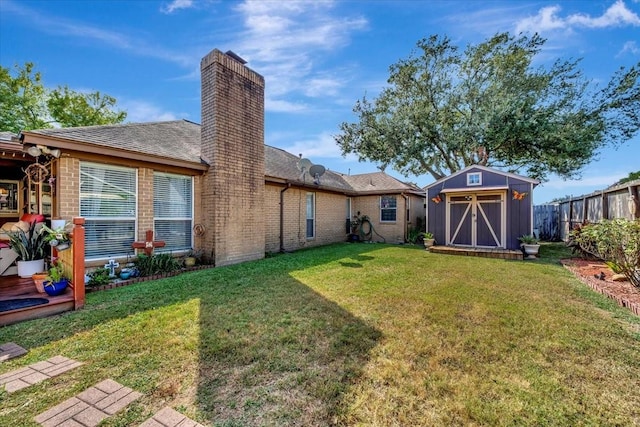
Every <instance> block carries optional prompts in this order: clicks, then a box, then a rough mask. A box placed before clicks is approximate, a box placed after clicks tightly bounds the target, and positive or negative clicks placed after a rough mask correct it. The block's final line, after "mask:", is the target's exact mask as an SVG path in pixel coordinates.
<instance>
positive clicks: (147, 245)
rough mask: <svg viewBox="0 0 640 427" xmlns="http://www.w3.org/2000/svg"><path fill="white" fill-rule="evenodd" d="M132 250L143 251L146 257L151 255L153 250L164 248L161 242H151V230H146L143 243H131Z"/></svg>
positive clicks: (163, 243)
mask: <svg viewBox="0 0 640 427" xmlns="http://www.w3.org/2000/svg"><path fill="white" fill-rule="evenodd" d="M131 246H132V247H133V248H134V249H144V253H145V254H146V255H149V256H150V255H151V254H152V253H153V250H154V249H155V248H164V246H165V242H164V241H163V240H153V230H147V232H146V234H145V239H144V242H133V244H132V245H131Z"/></svg>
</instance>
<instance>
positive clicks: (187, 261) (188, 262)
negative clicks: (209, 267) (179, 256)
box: [184, 256, 196, 267]
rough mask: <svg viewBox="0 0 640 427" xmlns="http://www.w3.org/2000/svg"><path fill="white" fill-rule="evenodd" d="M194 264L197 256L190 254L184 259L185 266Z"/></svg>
mask: <svg viewBox="0 0 640 427" xmlns="http://www.w3.org/2000/svg"><path fill="white" fill-rule="evenodd" d="M194 265H196V258H195V257H192V256H188V257H186V258H185V259H184V266H185V267H193V266H194Z"/></svg>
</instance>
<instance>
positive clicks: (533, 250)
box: [522, 243, 540, 259]
mask: <svg viewBox="0 0 640 427" xmlns="http://www.w3.org/2000/svg"><path fill="white" fill-rule="evenodd" d="M522 248H523V249H524V253H525V254H527V259H536V255H538V252H539V251H540V245H528V244H526V243H523V244H522Z"/></svg>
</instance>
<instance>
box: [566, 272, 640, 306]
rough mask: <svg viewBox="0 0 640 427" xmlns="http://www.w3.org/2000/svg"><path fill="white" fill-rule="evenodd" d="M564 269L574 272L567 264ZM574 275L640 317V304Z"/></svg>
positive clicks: (594, 282)
mask: <svg viewBox="0 0 640 427" xmlns="http://www.w3.org/2000/svg"><path fill="white" fill-rule="evenodd" d="M562 265H563V267H564V268H566V269H567V270H569V271H571V272H572V273H573V271H572V269H571V266H570V265H567V264H565V263H562ZM574 275H575V276H576V277H577V278H578V279H579V280H580V281H581V282H582V283H584V284H585V285H587V286H589V287H590V288H591V289H593V290H594V291H596V292H598V293H600V294H602V295H604V296H606V297H607V298H609V299H612V300H614V301H615V302H616V303H618V305H619V306H620V307H624V308H626V309H628V310H630V311H631V312H632V313H633V314H635V315H636V316H640V304H638V303H635V302H633V301H629V300H628V299H626V298H623V297H620V296H618V295H615V294H613V293H612V292H610V291H609V290H608V289H607V288H605V287H602V286H600V285H599V284H598V283H596V281H594V280H586V279H584V278H582V277H581V276H580V275H579V274H575V273H574Z"/></svg>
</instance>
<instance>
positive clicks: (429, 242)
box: [424, 239, 436, 249]
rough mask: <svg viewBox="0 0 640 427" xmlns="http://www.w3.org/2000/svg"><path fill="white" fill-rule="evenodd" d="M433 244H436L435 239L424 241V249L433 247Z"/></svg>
mask: <svg viewBox="0 0 640 427" xmlns="http://www.w3.org/2000/svg"><path fill="white" fill-rule="evenodd" d="M435 243H436V239H424V247H425V248H427V249H429V248H430V247H431V246H433V245H435Z"/></svg>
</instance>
